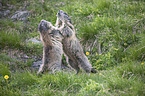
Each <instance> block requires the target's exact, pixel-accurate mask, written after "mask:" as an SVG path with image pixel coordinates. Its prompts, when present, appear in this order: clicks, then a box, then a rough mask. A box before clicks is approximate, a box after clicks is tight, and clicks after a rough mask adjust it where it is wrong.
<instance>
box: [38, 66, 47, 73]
mask: <svg viewBox="0 0 145 96" xmlns="http://www.w3.org/2000/svg"><path fill="white" fill-rule="evenodd" d="M46 69H47V67H46V66H45V65H44V64H42V65H41V66H40V68H39V70H38V72H37V74H41V73H42V74H43V73H44V72H46Z"/></svg>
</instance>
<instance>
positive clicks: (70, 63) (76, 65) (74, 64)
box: [68, 59, 80, 74]
mask: <svg viewBox="0 0 145 96" xmlns="http://www.w3.org/2000/svg"><path fill="white" fill-rule="evenodd" d="M68 63H69V65H70V66H71V67H72V68H74V69H75V70H76V71H77V72H76V74H78V73H79V71H80V68H79V66H78V64H76V63H75V62H73V61H72V60H71V59H69V60H68Z"/></svg>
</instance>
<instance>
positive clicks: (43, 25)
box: [38, 20, 52, 34]
mask: <svg viewBox="0 0 145 96" xmlns="http://www.w3.org/2000/svg"><path fill="white" fill-rule="evenodd" d="M51 25H52V24H51V23H50V22H48V21H46V20H41V21H40V23H39V26H38V30H39V32H40V33H41V34H46V32H47V31H48V30H50V28H51Z"/></svg>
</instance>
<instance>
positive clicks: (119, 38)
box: [0, 0, 145, 96]
mask: <svg viewBox="0 0 145 96" xmlns="http://www.w3.org/2000/svg"><path fill="white" fill-rule="evenodd" d="M7 4H13V5H14V6H15V8H14V9H10V11H11V12H12V13H11V14H10V16H12V15H13V14H14V12H15V11H18V10H22V9H23V10H27V11H30V13H31V15H29V16H28V17H27V19H26V21H25V22H24V21H12V20H11V19H10V16H6V17H5V18H4V19H2V20H0V33H1V34H0V96H22V95H23V96H26V95H29V96H34V95H36V96H42V95H43V96H51V95H52V96H54V95H56V96H95V95H96V96H112V95H113V96H118V95H120V96H144V95H145V88H144V86H145V81H144V80H145V76H144V74H145V72H144V70H145V65H144V63H145V43H144V42H145V18H144V14H145V1H144V0H79V1H78V0H61V1H60V0H44V3H42V2H41V0H2V5H4V6H5V8H4V9H7V8H8V5H7ZM24 6H25V7H24ZM58 10H63V11H65V12H67V13H68V15H69V16H70V18H71V20H72V22H73V25H74V27H75V28H76V35H77V37H78V38H79V40H80V42H81V44H82V45H83V49H84V53H85V52H89V53H90V55H87V57H88V58H89V61H90V62H91V64H92V65H93V68H95V69H97V70H98V71H99V72H98V73H97V74H87V73H84V72H83V71H82V72H80V73H79V74H78V75H75V72H74V71H71V72H68V71H67V70H65V71H63V72H60V73H55V74H50V73H46V74H43V75H42V77H39V76H36V73H35V72H36V71H37V70H36V69H32V68H31V65H32V64H33V62H34V61H35V59H34V58H33V57H34V56H37V58H38V59H42V52H43V45H42V44H37V43H32V42H31V41H29V42H26V41H27V40H28V39H30V38H34V37H36V36H38V35H39V32H38V24H39V22H40V21H41V20H42V19H45V20H47V21H50V22H51V23H52V24H53V25H54V24H55V22H56V14H57V12H58ZM99 44H100V46H99ZM99 48H100V49H101V50H99ZM99 51H101V53H99ZM11 52H12V53H13V52H14V53H17V54H11ZM19 53H23V54H26V55H27V56H29V57H30V58H29V59H27V62H25V61H23V59H22V58H20V57H19ZM10 55H11V56H10ZM14 57H15V58H14ZM99 73H101V75H99ZM5 75H9V79H8V80H5V79H4V76H5Z"/></svg>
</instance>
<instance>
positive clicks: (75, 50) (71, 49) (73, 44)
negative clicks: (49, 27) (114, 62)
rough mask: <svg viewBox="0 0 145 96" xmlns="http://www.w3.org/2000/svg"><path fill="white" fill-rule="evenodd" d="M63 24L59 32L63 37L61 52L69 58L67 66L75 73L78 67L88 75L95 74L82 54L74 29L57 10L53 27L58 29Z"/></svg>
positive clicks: (63, 13) (66, 18)
mask: <svg viewBox="0 0 145 96" xmlns="http://www.w3.org/2000/svg"><path fill="white" fill-rule="evenodd" d="M63 23H65V25H66V26H65V27H64V28H63V29H62V31H61V32H62V35H63V39H62V44H63V51H64V53H65V54H66V55H67V56H68V58H69V60H68V61H69V64H70V65H71V67H73V68H74V69H75V70H76V71H77V73H78V72H79V70H80V68H79V65H80V66H81V67H82V68H83V69H84V70H85V71H86V72H88V73H90V72H92V73H96V72H97V71H96V70H95V69H93V68H92V65H91V64H90V62H89V60H88V58H87V57H86V55H85V54H84V53H83V49H82V47H81V45H80V42H79V40H78V39H77V37H76V35H75V29H74V26H73V25H72V24H71V20H70V18H69V17H68V15H67V14H66V13H65V12H63V11H62V10H59V11H58V13H57V21H56V24H55V26H56V27H59V26H60V25H62V24H63Z"/></svg>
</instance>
